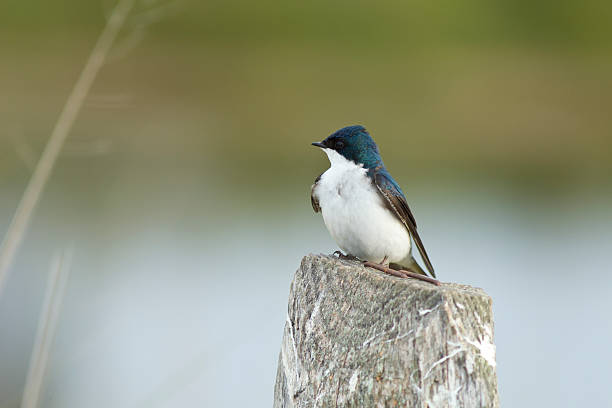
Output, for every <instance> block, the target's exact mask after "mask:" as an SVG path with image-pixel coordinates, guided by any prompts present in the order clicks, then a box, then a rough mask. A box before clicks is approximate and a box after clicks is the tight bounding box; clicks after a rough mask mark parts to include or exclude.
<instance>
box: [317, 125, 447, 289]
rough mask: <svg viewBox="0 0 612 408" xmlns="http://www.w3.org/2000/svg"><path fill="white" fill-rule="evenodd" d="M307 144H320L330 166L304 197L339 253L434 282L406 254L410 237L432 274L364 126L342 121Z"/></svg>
mask: <svg viewBox="0 0 612 408" xmlns="http://www.w3.org/2000/svg"><path fill="white" fill-rule="evenodd" d="M312 144H313V146H317V147H320V148H321V149H323V151H324V152H325V153H326V154H327V157H328V158H329V162H330V164H331V166H330V168H329V169H328V170H327V171H326V172H324V173H323V174H321V175H320V176H319V177H317V179H316V180H315V182H314V184H313V185H312V189H311V193H310V200H311V203H312V208H313V209H314V211H315V212H321V214H322V215H323V221H324V222H325V226H326V227H327V229H328V231H329V233H330V234H331V236H332V237H333V238H334V240H335V241H336V243H337V244H338V246H339V247H340V248H341V249H342V250H343V251H344V252H345V253H346V255H343V254H342V253H339V255H340V257H342V258H350V259H359V260H361V261H364V262H365V265H366V266H369V267H373V268H376V269H378V270H381V271H383V272H386V273H389V274H391V275H395V276H400V277H414V278H417V279H421V280H426V281H428V282H432V283H435V284H438V281H436V280H435V279H431V278H429V277H427V274H426V273H425V271H424V270H423V269H422V268H421V267H420V266H419V265H418V264H417V263H416V261H415V259H414V258H413V257H412V245H411V238H412V241H414V244H415V245H416V247H417V248H418V250H419V252H420V254H421V257H422V258H423V261H424V262H425V265H426V266H427V269H428V271H429V273H430V274H431V276H432V277H434V278H435V277H436V275H435V273H434V269H433V266H432V265H431V262H430V260H429V256H427V252H426V251H425V247H424V246H423V242H422V241H421V238H420V237H419V234H418V233H417V227H416V221H415V220H414V216H413V215H412V213H411V212H410V208H408V204H407V203H406V197H405V196H404V193H403V192H402V190H401V189H400V187H399V185H398V184H397V182H396V181H395V180H394V179H393V177H391V174H390V173H389V171H387V169H386V168H385V165H384V164H383V161H382V158H381V157H380V153H379V151H378V147H377V146H376V143H374V140H373V139H372V137H371V136H370V135H369V133H368V132H367V131H366V129H365V128H364V127H363V126H348V127H345V128H342V129H340V130H338V131H336V132H335V133H333V134H332V135H330V136H329V137H328V138H326V139H325V140H323V141H322V142H314V143H312Z"/></svg>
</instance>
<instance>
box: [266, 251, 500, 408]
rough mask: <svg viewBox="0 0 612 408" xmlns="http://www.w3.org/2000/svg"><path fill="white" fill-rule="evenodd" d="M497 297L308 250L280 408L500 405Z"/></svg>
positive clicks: (281, 368)
mask: <svg viewBox="0 0 612 408" xmlns="http://www.w3.org/2000/svg"><path fill="white" fill-rule="evenodd" d="M491 305H492V302H491V298H490V297H488V296H487V295H486V294H485V293H484V291H482V290H481V289H477V288H473V287H470V286H465V285H458V284H452V283H444V284H442V286H440V287H436V286H434V285H431V284H428V283H424V282H420V281H417V280H412V279H401V278H395V277H391V276H388V275H385V274H383V273H381V272H378V271H375V270H373V269H369V268H365V267H363V266H361V265H360V264H359V263H357V262H350V261H341V260H338V259H336V258H334V257H331V256H322V255H309V256H306V257H304V259H303V260H302V264H301V265H300V268H299V269H298V270H297V272H296V274H295V277H294V279H293V282H292V284H291V290H290V294H289V306H288V311H287V319H286V322H285V330H284V335H283V341H282V345H281V352H280V356H279V361H278V372H277V377H276V385H275V390H274V407H330V406H331V407H335V406H355V407H394V406H398V407H423V408H425V407H429V408H434V407H436V408H437V407H470V408H471V407H499V398H498V393H497V376H496V371H495V345H494V343H493V313H492V310H491Z"/></svg>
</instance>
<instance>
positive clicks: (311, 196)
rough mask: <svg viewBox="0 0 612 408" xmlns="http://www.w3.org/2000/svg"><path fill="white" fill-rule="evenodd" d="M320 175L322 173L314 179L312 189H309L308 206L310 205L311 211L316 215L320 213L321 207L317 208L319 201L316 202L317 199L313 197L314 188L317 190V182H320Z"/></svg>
mask: <svg viewBox="0 0 612 408" xmlns="http://www.w3.org/2000/svg"><path fill="white" fill-rule="evenodd" d="M322 175H323V173H321V174H319V177H317V178H316V179H315V181H314V184H313V185H312V187H310V204H312V209H313V210H314V212H316V213H318V212H320V211H321V207H320V206H319V200H317V198H316V197H315V188H317V183H318V182H319V180H321V176H322Z"/></svg>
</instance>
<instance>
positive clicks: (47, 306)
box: [21, 249, 72, 408]
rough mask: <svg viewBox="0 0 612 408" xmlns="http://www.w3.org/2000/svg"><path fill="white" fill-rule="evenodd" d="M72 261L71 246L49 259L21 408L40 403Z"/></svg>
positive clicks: (34, 406)
mask: <svg viewBox="0 0 612 408" xmlns="http://www.w3.org/2000/svg"><path fill="white" fill-rule="evenodd" d="M71 263H72V249H67V250H64V251H62V252H60V253H58V254H57V255H56V256H55V257H54V259H53V262H52V263H51V270H50V271H49V278H48V282H47V290H46V293H45V299H44V301H43V304H42V308H41V313H40V318H39V320H38V328H37V330H36V339H35V340H34V346H33V348H32V355H31V356H30V366H29V368H28V376H27V379H26V384H25V387H24V389H23V396H22V399H21V408H37V407H38V405H39V402H40V395H41V391H42V386H43V384H44V378H45V373H46V371H47V363H48V361H49V354H50V351H51V347H52V346H53V340H54V338H55V331H56V328H57V322H58V320H59V315H60V311H61V307H62V302H63V300H64V293H65V291H66V284H67V282H68V276H69V274H70V266H71Z"/></svg>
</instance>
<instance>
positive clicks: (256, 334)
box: [0, 0, 612, 407]
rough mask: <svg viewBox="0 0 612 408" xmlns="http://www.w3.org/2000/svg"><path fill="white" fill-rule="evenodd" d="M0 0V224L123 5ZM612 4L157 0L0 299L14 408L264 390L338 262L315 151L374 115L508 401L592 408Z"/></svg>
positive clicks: (232, 398)
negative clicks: (63, 275)
mask: <svg viewBox="0 0 612 408" xmlns="http://www.w3.org/2000/svg"><path fill="white" fill-rule="evenodd" d="M114 4H115V3H114V1H111V0H99V1H78V0H57V1H53V2H48V1H32V0H19V1H18V0H3V1H2V2H1V3H0V95H1V97H0V194H1V196H2V200H0V231H2V232H4V231H6V230H7V228H8V225H9V222H10V220H11V217H12V214H13V212H14V210H15V208H16V206H17V203H18V201H19V198H20V196H21V194H22V193H23V190H24V187H25V185H26V183H27V181H28V180H29V177H30V175H31V171H32V168H33V166H34V165H35V163H36V160H37V158H38V156H39V154H40V152H41V151H42V149H43V147H44V145H45V143H46V141H47V140H48V138H49V135H50V133H51V130H52V128H53V126H54V124H55V121H56V119H57V117H58V115H59V113H60V112H61V110H62V107H63V105H64V103H65V101H66V98H67V96H68V94H69V92H70V90H71V89H72V86H73V85H74V83H75V81H76V79H77V77H78V75H79V73H80V70H81V69H82V67H83V65H84V63H85V61H86V59H87V57H88V55H89V52H90V50H91V48H92V47H93V45H94V43H95V41H96V39H97V37H98V36H99V34H100V32H101V30H102V28H103V27H104V25H105V19H106V18H107V17H108V15H109V14H110V12H111V10H112V8H113V7H114ZM610 21H612V3H610V2H605V1H595V0H587V1H583V2H576V1H557V2H549V1H522V0H521V1H495V2H491V1H482V0H466V1H463V2H454V1H449V0H442V1H437V2H431V1H404V2H400V1H379V2H368V1H353V2H343V1H325V2H323V1H312V2H301V3H295V2H293V3H292V2H278V1H260V2H250V1H243V0H239V1H202V2H196V1H182V0H178V1H161V0H147V1H145V0H141V1H139V2H137V4H136V7H135V9H134V10H133V11H132V12H131V13H130V15H129V18H128V20H127V23H126V25H125V26H124V28H123V30H122V32H121V34H120V36H119V38H118V40H117V42H116V43H115V45H114V46H113V48H112V50H111V53H110V55H109V57H108V59H107V61H106V63H105V65H104V67H103V69H102V71H101V72H100V74H99V76H98V77H97V79H96V81H95V83H94V86H93V89H92V90H91V92H90V93H89V95H88V97H87V100H86V102H85V104H84V106H83V109H82V111H81V113H80V115H79V117H78V120H77V122H76V124H75V126H74V128H73V129H72V131H71V133H70V137H69V139H68V141H67V142H66V145H65V146H64V149H63V150H62V155H61V157H60V159H59V161H58V164H57V167H56V168H55V171H54V173H53V175H52V178H51V180H50V181H49V183H48V185H47V188H46V190H45V194H44V196H43V199H42V201H41V203H40V206H39V208H38V211H37V213H36V216H35V217H34V219H33V222H32V224H31V227H30V229H29V232H28V235H27V236H26V240H25V243H24V245H23V246H22V248H21V250H20V252H19V256H18V258H17V261H16V263H15V265H14V266H13V268H12V273H11V276H10V280H9V281H8V284H7V289H6V290H5V291H4V293H3V294H2V297H0V407H16V406H19V404H20V400H21V394H22V391H23V386H24V383H25V378H26V372H27V367H28V363H29V359H30V353H31V349H32V344H33V342H34V337H35V333H36V326H37V323H38V316H39V314H40V308H41V304H42V298H43V293H44V290H45V284H46V279H47V274H48V271H49V264H50V262H51V259H52V258H53V254H54V253H56V252H57V251H58V250H61V249H63V248H65V247H66V246H69V245H72V246H73V247H74V262H73V265H72V267H71V274H70V280H69V282H68V286H67V291H66V295H65V299H64V304H63V307H62V312H61V316H60V320H59V324H58V328H57V335H56V338H55V340H54V342H53V347H52V349H51V353H50V360H49V364H48V369H47V373H46V376H45V380H44V389H43V394H42V398H41V401H40V406H43V407H73V406H74V407H76V406H90V407H95V406H101V407H102V406H118V407H132V406H147V407H150V406H177V405H178V404H182V405H187V406H193V405H196V404H198V405H204V406H243V405H248V406H269V405H270V403H271V400H272V391H273V382H274V378H275V370H276V359H277V353H278V350H279V345H280V339H281V335H282V327H283V324H284V320H285V313H286V309H285V308H286V297H287V294H288V287H289V282H290V279H291V277H292V273H293V271H294V270H295V269H296V267H297V266H298V264H299V261H300V258H301V256H302V255H304V254H307V253H309V252H324V253H331V252H333V251H334V250H335V249H336V248H335V244H334V243H333V242H332V241H331V239H330V238H329V236H328V234H327V231H326V230H325V228H324V226H323V222H322V220H321V218H320V216H318V215H315V214H313V213H312V210H311V208H310V203H309V199H308V194H309V189H310V185H311V183H312V181H313V180H314V178H315V177H316V176H317V175H318V174H320V173H321V172H322V171H323V170H325V169H326V168H327V166H328V164H327V159H326V158H325V157H324V155H323V154H321V153H320V152H318V151H317V150H316V149H313V148H312V147H311V146H310V142H312V141H318V140H322V139H323V138H325V137H326V136H327V135H328V134H330V133H332V132H333V131H334V130H336V129H338V128H340V127H343V126H346V125H350V124H362V125H365V126H366V127H367V128H368V129H369V130H370V132H371V134H372V135H373V137H374V139H375V140H376V141H377V143H378V144H379V147H380V149H381V152H382V154H383V157H384V158H385V163H386V164H387V167H388V168H389V169H390V171H391V172H392V173H393V174H394V176H395V177H396V179H397V180H398V181H399V183H400V184H401V186H402V188H403V189H404V191H405V192H406V194H407V196H408V201H409V204H410V205H411V207H412V209H413V212H414V213H415V216H416V218H417V220H418V222H419V228H420V231H421V235H422V238H423V239H424V241H425V244H426V246H427V248H428V252H429V253H430V255H431V257H432V261H433V263H434V266H436V270H437V272H438V275H439V276H440V278H441V279H442V280H448V281H457V282H463V283H468V284H472V285H475V286H480V287H483V288H484V289H485V290H486V291H487V292H488V293H489V294H490V295H491V296H492V297H493V301H494V310H495V316H496V343H497V352H498V353H497V358H498V375H499V388H500V393H501V401H502V403H503V404H504V405H508V406H534V407H535V406H542V405H550V406H577V405H587V404H588V405H600V406H601V405H605V402H606V401H607V398H605V397H606V396H605V395H604V392H603V390H605V387H606V386H607V384H608V383H609V381H610V375H609V372H608V369H607V368H606V367H605V366H604V364H605V361H608V362H609V361H610V359H611V358H612V354H611V352H610V351H609V347H608V340H609V338H610V336H611V335H612V327H611V326H612V325H611V323H610V321H609V319H608V317H607V311H609V310H610V308H611V307H612V299H610V296H609V292H610V289H612V274H610V273H609V272H610V267H609V261H608V254H609V253H610V251H611V250H612V239H611V238H610V233H609V231H610V228H611V227H612V213H611V211H610V208H611V205H612V188H611V187H612V180H611V177H610V176H611V174H612V120H611V112H612V24H610Z"/></svg>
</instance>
